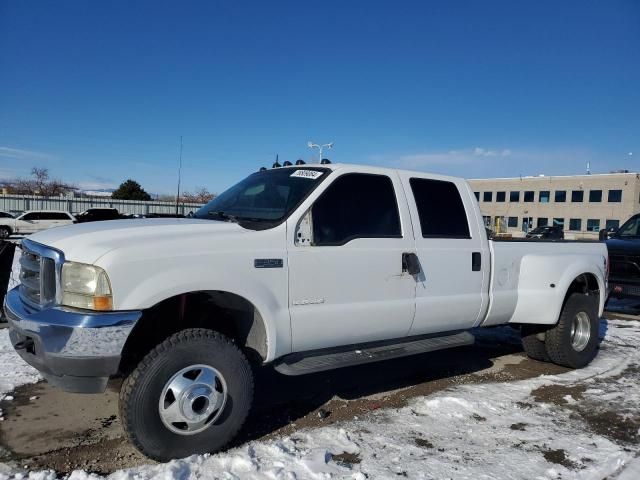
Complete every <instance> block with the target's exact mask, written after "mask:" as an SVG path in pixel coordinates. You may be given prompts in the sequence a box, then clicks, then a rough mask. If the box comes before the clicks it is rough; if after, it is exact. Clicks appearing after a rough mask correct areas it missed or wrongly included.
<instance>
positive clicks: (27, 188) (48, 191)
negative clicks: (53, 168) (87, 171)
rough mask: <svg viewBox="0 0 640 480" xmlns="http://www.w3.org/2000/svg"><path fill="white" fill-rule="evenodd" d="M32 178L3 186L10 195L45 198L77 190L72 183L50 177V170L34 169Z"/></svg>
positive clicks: (5, 183)
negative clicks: (40, 196)
mask: <svg viewBox="0 0 640 480" xmlns="http://www.w3.org/2000/svg"><path fill="white" fill-rule="evenodd" d="M31 177H32V178H21V177H19V178H14V179H11V180H6V181H4V182H2V184H1V186H2V187H3V188H6V189H7V190H8V191H9V192H10V193H14V194H17V195H42V196H45V197H51V196H59V195H62V194H66V193H69V192H72V191H74V190H77V187H75V186H74V185H72V184H70V183H66V182H63V181H62V180H58V179H53V180H52V179H51V178H50V177H49V169H47V168H39V167H33V168H32V169H31Z"/></svg>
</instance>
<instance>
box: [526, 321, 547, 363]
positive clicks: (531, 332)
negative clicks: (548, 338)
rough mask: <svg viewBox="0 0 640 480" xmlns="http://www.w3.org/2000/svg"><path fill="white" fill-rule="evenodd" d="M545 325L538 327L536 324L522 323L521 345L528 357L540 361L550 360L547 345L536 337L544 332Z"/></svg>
mask: <svg viewBox="0 0 640 480" xmlns="http://www.w3.org/2000/svg"><path fill="white" fill-rule="evenodd" d="M546 330H547V327H540V326H537V325H522V327H521V333H520V335H521V337H522V346H523V347H524V351H525V353H526V354H527V356H528V357H529V358H532V359H534V360H538V361H540V362H550V361H551V359H550V358H549V354H548V353H547V347H546V345H545V342H543V341H542V340H540V339H539V338H538V335H539V334H541V333H544V332H546Z"/></svg>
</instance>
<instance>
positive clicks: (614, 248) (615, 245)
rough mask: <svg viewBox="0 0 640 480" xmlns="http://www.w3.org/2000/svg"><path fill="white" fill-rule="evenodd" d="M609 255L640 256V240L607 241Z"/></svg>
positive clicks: (615, 239)
mask: <svg viewBox="0 0 640 480" xmlns="http://www.w3.org/2000/svg"><path fill="white" fill-rule="evenodd" d="M607 249H608V250H609V255H611V254H618V255H640V238H633V237H629V238H616V237H614V238H610V239H609V240H607Z"/></svg>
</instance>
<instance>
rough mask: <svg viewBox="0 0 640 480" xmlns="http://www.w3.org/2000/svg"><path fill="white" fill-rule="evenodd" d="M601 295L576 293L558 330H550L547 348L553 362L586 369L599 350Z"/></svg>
mask: <svg viewBox="0 0 640 480" xmlns="http://www.w3.org/2000/svg"><path fill="white" fill-rule="evenodd" d="M599 325H600V319H599V318H598V296H597V295H585V294H583V293H572V294H571V295H570V296H569V298H568V299H567V301H566V302H565V304H564V307H563V308H562V313H561V314H560V319H559V320H558V323H557V324H556V326H555V327H553V328H551V329H549V330H547V332H546V334H545V346H546V350H547V354H548V355H549V358H550V359H551V361H552V362H553V363H557V364H558V365H562V366H564V367H569V368H582V367H584V366H586V365H588V364H589V363H590V362H591V360H593V359H594V357H595V356H596V353H597V350H598V328H599Z"/></svg>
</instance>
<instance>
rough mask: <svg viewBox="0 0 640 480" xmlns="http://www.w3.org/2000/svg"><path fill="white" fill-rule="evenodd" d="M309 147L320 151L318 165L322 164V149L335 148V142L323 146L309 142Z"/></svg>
mask: <svg viewBox="0 0 640 480" xmlns="http://www.w3.org/2000/svg"><path fill="white" fill-rule="evenodd" d="M307 147H309V148H317V149H318V151H319V158H318V163H320V162H322V149H323V148H325V147H326V148H329V149H331V148H333V142H331V143H325V144H322V145H318V144H316V143H313V142H307Z"/></svg>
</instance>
